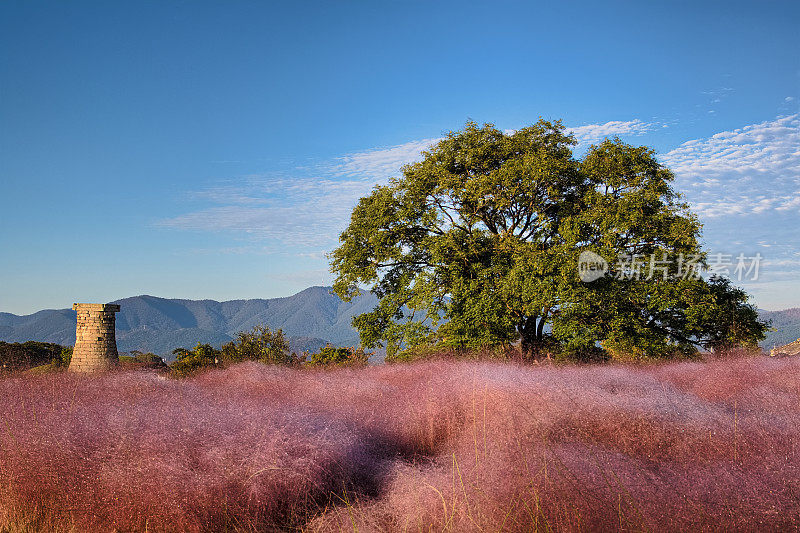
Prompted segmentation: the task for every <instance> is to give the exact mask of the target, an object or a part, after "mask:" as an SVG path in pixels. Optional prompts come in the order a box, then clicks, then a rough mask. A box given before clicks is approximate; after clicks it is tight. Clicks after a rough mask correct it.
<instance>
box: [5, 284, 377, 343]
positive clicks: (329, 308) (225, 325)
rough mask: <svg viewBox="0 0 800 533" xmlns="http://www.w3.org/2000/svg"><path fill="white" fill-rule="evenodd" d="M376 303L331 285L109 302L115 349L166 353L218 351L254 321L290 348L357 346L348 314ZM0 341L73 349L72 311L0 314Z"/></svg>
mask: <svg viewBox="0 0 800 533" xmlns="http://www.w3.org/2000/svg"><path fill="white" fill-rule="evenodd" d="M376 302H377V299H376V298H375V296H373V295H372V294H371V293H364V294H362V295H360V296H357V297H356V298H354V299H353V300H352V301H351V302H344V301H342V300H341V299H339V297H338V296H335V295H334V294H332V293H331V288H330V287H309V288H308V289H305V290H304V291H301V292H299V293H297V294H295V295H293V296H289V297H286V298H272V299H253V300H231V301H227V302H217V301H215V300H180V299H166V298H158V297H155V296H134V297H132V298H124V299H122V300H116V301H114V302H109V303H115V304H119V305H120V312H119V313H117V321H116V326H117V330H116V337H117V347H118V348H119V350H120V351H121V352H127V351H131V350H139V351H143V352H153V353H155V354H159V355H169V354H170V353H171V352H172V350H173V349H175V348H193V347H194V346H195V345H196V344H197V343H198V342H202V343H208V344H211V345H213V346H216V347H219V346H221V345H222V344H224V343H226V342H228V341H230V340H232V339H233V338H234V337H235V336H236V334H237V333H238V332H240V331H248V330H250V329H251V328H252V327H253V326H255V325H257V324H263V325H267V326H269V327H270V328H273V329H278V328H280V329H282V330H283V333H284V334H285V335H286V337H287V340H288V341H289V345H290V347H291V348H292V350H295V351H298V352H300V351H302V350H316V349H319V348H320V347H322V346H324V345H325V344H326V343H331V344H334V345H337V346H351V345H358V332H357V331H356V330H355V329H353V327H352V326H351V325H350V320H351V319H352V318H353V316H355V315H358V314H361V313H364V312H367V311H370V310H372V308H373V307H374V306H375V304H376ZM0 340H4V341H6V342H24V341H28V340H35V341H40V342H54V343H57V344H62V345H73V344H75V311H73V310H72V309H71V308H70V309H48V310H44V311H39V312H36V313H33V314H31V315H24V316H18V315H14V314H11V313H0Z"/></svg>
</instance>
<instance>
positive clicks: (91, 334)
mask: <svg viewBox="0 0 800 533" xmlns="http://www.w3.org/2000/svg"><path fill="white" fill-rule="evenodd" d="M72 308H73V309H74V310H75V311H77V312H78V324H77V326H76V327H75V348H74V349H73V350H72V361H70V364H69V369H70V370H71V371H73V372H94V371H97V370H108V369H109V368H112V367H114V366H116V365H118V364H119V354H118V353H117V337H116V335H115V327H114V324H115V322H116V320H115V319H116V317H115V316H114V313H118V312H119V305H117V304H72Z"/></svg>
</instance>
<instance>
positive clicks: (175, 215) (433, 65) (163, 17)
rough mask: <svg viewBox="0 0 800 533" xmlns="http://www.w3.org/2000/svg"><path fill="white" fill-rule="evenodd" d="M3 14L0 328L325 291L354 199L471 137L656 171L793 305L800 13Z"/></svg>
mask: <svg viewBox="0 0 800 533" xmlns="http://www.w3.org/2000/svg"><path fill="white" fill-rule="evenodd" d="M555 4H556V3H550V2H547V3H544V2H543V3H540V4H536V3H527V2H526V3H522V2H503V1H496V2H474V3H471V2H463V1H462V2H407V1H391V2H379V1H371V2H366V1H365V2H356V1H349V2H326V3H314V2H280V3H278V2H274V3H267V2H216V3H211V2H136V3H134V2H129V3H123V2H94V3H89V2H51V3H47V2H21V1H20V2H16V1H5V2H2V3H0V198H1V199H2V209H0V253H1V254H2V262H0V276H1V277H0V311H7V312H13V313H17V314H22V313H30V312H33V311H35V310H39V309H43V308H65V307H69V306H70V305H71V304H72V302H74V301H92V302H94V301H96V302H106V301H111V300H114V299H117V298H122V297H126V296H132V295H137V294H153V295H157V296H163V297H175V298H193V299H201V298H210V299H216V300H226V299H235V298H268V297H276V296H288V295H290V294H293V293H294V292H297V291H298V290H301V289H303V288H305V287H307V286H310V285H319V284H327V283H329V282H330V280H331V275H330V274H329V273H328V272H327V262H326V260H325V253H326V252H328V251H330V250H331V249H332V248H334V247H335V246H336V237H337V235H338V233H339V232H340V231H341V230H342V229H343V228H344V227H345V225H346V223H347V220H348V217H349V212H350V209H351V208H352V206H353V205H354V203H355V201H356V200H357V198H358V197H359V196H361V195H363V194H365V193H366V192H368V191H369V190H370V188H371V187H372V186H373V185H374V184H376V183H383V182H385V181H386V180H387V178H388V177H389V176H391V175H396V174H397V172H398V169H399V167H400V166H401V165H402V164H403V163H405V162H408V161H411V160H414V159H415V158H416V155H417V154H418V153H419V150H420V149H422V148H424V147H425V146H427V144H429V143H430V142H432V140H435V139H436V138H438V137H440V136H442V134H443V133H445V132H447V131H449V130H453V129H459V128H461V127H462V126H463V125H464V122H465V121H466V120H468V119H472V120H476V121H478V122H493V123H495V124H497V125H498V126H499V127H501V128H517V127H521V126H524V125H527V124H530V123H532V122H535V121H536V120H537V119H538V118H539V117H540V116H541V117H544V118H548V119H562V120H563V121H564V123H565V124H566V125H567V126H568V127H569V128H570V129H572V130H573V131H575V133H576V136H577V137H578V139H579V140H581V142H582V146H584V147H585V146H586V145H588V143H591V142H593V141H597V140H598V139H600V138H602V137H603V136H605V135H619V136H620V137H622V138H623V139H625V140H626V141H628V142H631V143H637V144H646V145H649V146H652V147H653V148H655V149H656V150H657V151H658V153H659V157H660V158H661V159H662V161H663V162H664V163H665V164H667V165H668V166H670V168H672V169H673V170H675V172H676V175H677V180H676V187H677V188H678V189H679V190H680V191H681V192H683V193H684V194H685V195H686V199H687V200H688V201H689V202H690V203H691V204H692V205H693V206H694V208H695V210H696V211H697V212H698V213H699V215H700V217H701V220H702V221H703V222H704V224H705V231H704V238H705V240H706V244H707V248H708V249H709V250H710V251H712V252H720V253H725V254H732V255H735V254H739V253H743V254H746V255H747V256H748V257H752V256H755V254H757V253H760V254H761V256H763V258H764V261H763V262H762V263H761V271H760V276H759V279H758V280H755V281H752V280H743V281H742V282H741V283H739V284H740V285H742V286H744V287H745V288H746V289H747V290H748V291H749V292H750V293H751V294H752V295H753V297H754V301H755V303H756V304H757V305H759V306H760V307H764V308H767V309H781V308H787V307H799V306H800V231H799V230H798V228H799V227H800V215H799V214H798V212H800V118H798V113H800V105H799V102H800V43H799V41H798V37H797V28H798V27H800V3H797V2H663V3H655V2H594V1H587V2H577V1H575V2H562V3H559V4H561V5H555Z"/></svg>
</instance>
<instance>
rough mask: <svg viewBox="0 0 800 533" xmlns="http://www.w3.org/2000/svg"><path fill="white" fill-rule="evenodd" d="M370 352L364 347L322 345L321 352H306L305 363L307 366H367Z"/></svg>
mask: <svg viewBox="0 0 800 533" xmlns="http://www.w3.org/2000/svg"><path fill="white" fill-rule="evenodd" d="M369 356H370V354H368V353H366V352H365V351H364V349H363V348H345V347H336V346H332V345H330V344H328V345H326V346H324V347H322V348H321V349H320V350H319V352H317V353H314V354H305V355H304V357H303V364H305V365H306V366H351V367H360V366H366V365H367V362H368V361H369Z"/></svg>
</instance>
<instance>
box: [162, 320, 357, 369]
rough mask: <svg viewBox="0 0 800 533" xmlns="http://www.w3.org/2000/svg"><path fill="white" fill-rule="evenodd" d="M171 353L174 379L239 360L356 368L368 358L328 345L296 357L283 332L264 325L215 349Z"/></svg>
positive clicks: (205, 347)
mask: <svg viewBox="0 0 800 533" xmlns="http://www.w3.org/2000/svg"><path fill="white" fill-rule="evenodd" d="M172 353H173V354H174V355H175V356H176V358H175V361H174V362H173V363H172V364H171V365H170V367H169V368H170V371H171V372H172V373H173V374H175V375H177V376H186V375H189V374H192V373H194V372H197V371H198V370H201V369H203V368H209V367H226V366H229V365H231V364H235V363H240V362H242V361H258V362H260V363H264V364H269V365H284V366H293V367H345V366H348V367H360V366H366V365H367V361H368V360H369V355H370V354H368V353H367V352H365V351H364V350H363V349H362V348H344V347H336V346H331V345H327V346H324V347H323V348H321V349H320V351H319V352H316V353H310V352H308V351H304V352H303V353H301V354H299V355H298V354H297V353H296V352H292V351H291V350H290V349H289V344H288V342H287V341H286V338H285V337H284V335H283V331H281V330H280V329H279V330H277V331H272V330H270V329H269V328H268V327H266V326H255V327H254V328H253V329H252V330H250V331H242V332H239V333H238V334H237V335H236V339H234V340H233V341H231V342H229V343H227V344H224V345H223V346H222V348H221V349H219V350H217V349H216V348H214V347H213V346H211V345H210V344H202V343H198V344H197V346H195V347H194V349H192V350H188V349H186V348H178V349H176V350H173V352H172Z"/></svg>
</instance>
